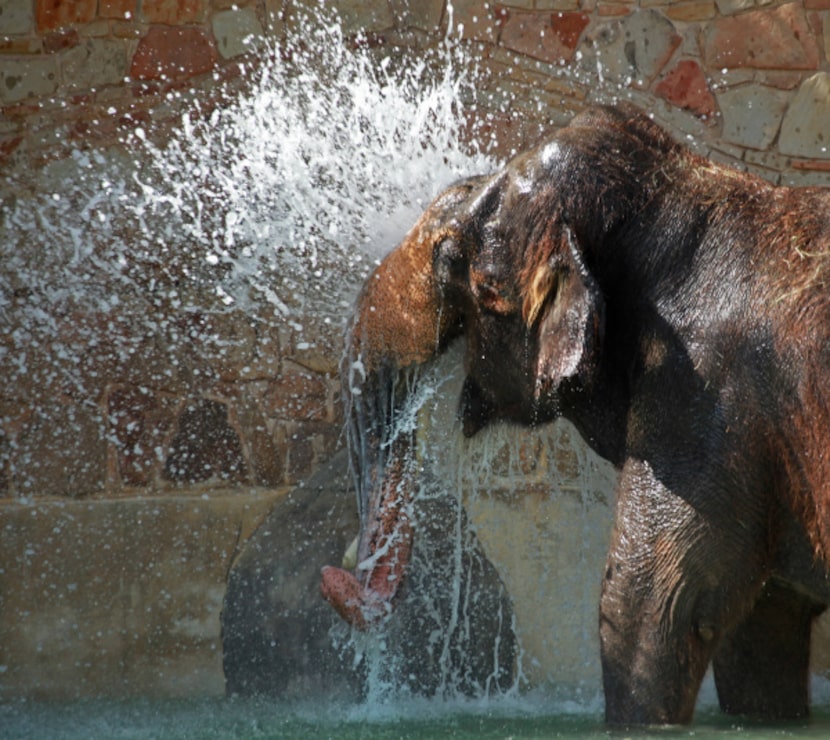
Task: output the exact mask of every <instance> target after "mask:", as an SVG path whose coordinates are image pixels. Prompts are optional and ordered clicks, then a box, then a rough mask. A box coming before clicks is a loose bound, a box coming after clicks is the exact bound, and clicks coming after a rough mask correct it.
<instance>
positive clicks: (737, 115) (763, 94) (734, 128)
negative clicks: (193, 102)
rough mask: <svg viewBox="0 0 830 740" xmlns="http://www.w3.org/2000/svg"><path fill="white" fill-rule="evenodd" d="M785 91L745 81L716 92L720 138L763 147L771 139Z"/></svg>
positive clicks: (784, 105) (783, 107)
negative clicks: (724, 90)
mask: <svg viewBox="0 0 830 740" xmlns="http://www.w3.org/2000/svg"><path fill="white" fill-rule="evenodd" d="M788 100H789V95H788V94H787V93H786V92H784V91H782V90H776V89H774V88H771V87H765V86H763V85H746V86H744V87H736V88H734V89H732V90H727V91H726V92H724V93H722V94H721V95H719V96H718V102H719V104H720V109H721V110H722V111H723V138H724V139H725V140H726V141H728V142H730V143H732V144H737V145H738V146H742V147H750V148H752V149H766V148H767V147H769V145H770V144H772V142H773V141H774V139H775V137H776V135H777V134H778V129H779V128H780V126H781V119H782V118H783V116H784V111H785V110H786V108H787V102H788Z"/></svg>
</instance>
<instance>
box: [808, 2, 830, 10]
mask: <svg viewBox="0 0 830 740" xmlns="http://www.w3.org/2000/svg"><path fill="white" fill-rule="evenodd" d="M804 8H805V9H806V10H830V0H804Z"/></svg>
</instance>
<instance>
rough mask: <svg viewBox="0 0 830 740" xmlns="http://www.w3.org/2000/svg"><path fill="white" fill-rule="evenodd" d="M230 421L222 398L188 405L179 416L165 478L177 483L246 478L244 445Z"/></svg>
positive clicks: (165, 465)
mask: <svg viewBox="0 0 830 740" xmlns="http://www.w3.org/2000/svg"><path fill="white" fill-rule="evenodd" d="M229 422H230V420H229V415H228V408H227V406H226V405H225V404H224V403H221V402H220V401H214V400H211V399H206V398H203V399H199V400H198V401H194V402H192V403H190V404H188V405H187V406H186V407H185V408H184V409H183V410H182V412H181V414H180V415H179V418H178V423H177V430H176V434H175V435H174V437H173V439H172V440H171V442H170V450H169V453H168V455H167V459H166V460H165V461H164V471H163V473H162V475H163V477H164V478H165V479H167V480H170V481H174V482H176V483H199V482H201V481H206V480H210V479H220V480H226V481H242V480H244V479H245V476H246V466H245V459H244V456H243V454H242V444H241V442H240V440H239V436H238V434H237V432H236V430H235V429H234V428H233V427H232V426H231V424H230V423H229Z"/></svg>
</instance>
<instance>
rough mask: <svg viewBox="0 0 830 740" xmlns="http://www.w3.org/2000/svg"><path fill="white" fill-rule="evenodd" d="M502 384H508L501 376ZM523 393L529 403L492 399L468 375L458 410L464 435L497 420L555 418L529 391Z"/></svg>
mask: <svg viewBox="0 0 830 740" xmlns="http://www.w3.org/2000/svg"><path fill="white" fill-rule="evenodd" d="M503 386H504V387H505V388H507V387H510V382H509V381H508V380H507V379H504V380H503ZM527 396H528V397H530V398H531V399H532V400H531V403H530V404H528V402H527V401H525V400H523V399H522V398H521V397H519V398H515V397H514V398H513V399H511V400H505V399H496V398H494V396H493V395H492V394H491V393H489V392H488V391H487V390H485V389H484V388H483V387H482V385H481V383H480V382H479V381H478V380H476V379H475V378H474V377H472V376H470V375H468V376H467V377H466V379H465V380H464V385H463V386H462V388H461V399H460V402H459V409H458V416H459V418H460V419H461V428H462V431H463V432H464V436H465V437H472V436H474V435H475V434H477V433H478V432H480V431H481V430H482V429H483V428H484V427H486V426H487V425H488V424H490V423H491V422H493V421H495V420H497V419H499V420H501V421H506V422H513V423H514V424H520V425H521V426H536V425H537V424H539V423H541V422H543V421H549V420H550V419H551V418H554V417H555V414H550V413H549V412H548V411H547V409H543V408H542V406H541V403H540V401H539V399H537V398H535V397H534V396H532V395H531V394H529V393H528V394H527Z"/></svg>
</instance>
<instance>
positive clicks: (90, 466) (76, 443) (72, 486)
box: [10, 394, 108, 498]
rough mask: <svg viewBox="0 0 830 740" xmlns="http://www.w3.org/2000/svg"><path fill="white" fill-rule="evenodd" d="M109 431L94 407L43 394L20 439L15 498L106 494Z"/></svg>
mask: <svg viewBox="0 0 830 740" xmlns="http://www.w3.org/2000/svg"><path fill="white" fill-rule="evenodd" d="M104 428H105V427H104V420H103V419H102V414H101V412H100V411H99V410H98V409H97V408H95V407H93V406H92V405H91V404H86V403H75V402H73V401H72V400H71V399H67V398H57V397H55V395H52V396H49V395H46V394H44V396H43V397H41V398H40V399H39V403H38V404H37V405H36V406H35V407H34V408H33V409H32V413H31V415H30V416H29V417H28V418H27V419H26V420H25V422H23V423H21V424H20V431H19V433H18V434H17V435H16V443H15V445H14V449H13V450H12V457H11V466H10V468H11V473H12V486H13V489H14V492H15V494H16V495H17V496H18V497H22V498H29V497H32V496H86V495H89V494H93V493H97V492H100V491H102V490H104V488H105V487H106V484H107V454H108V446H107V440H106V439H105V436H104Z"/></svg>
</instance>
